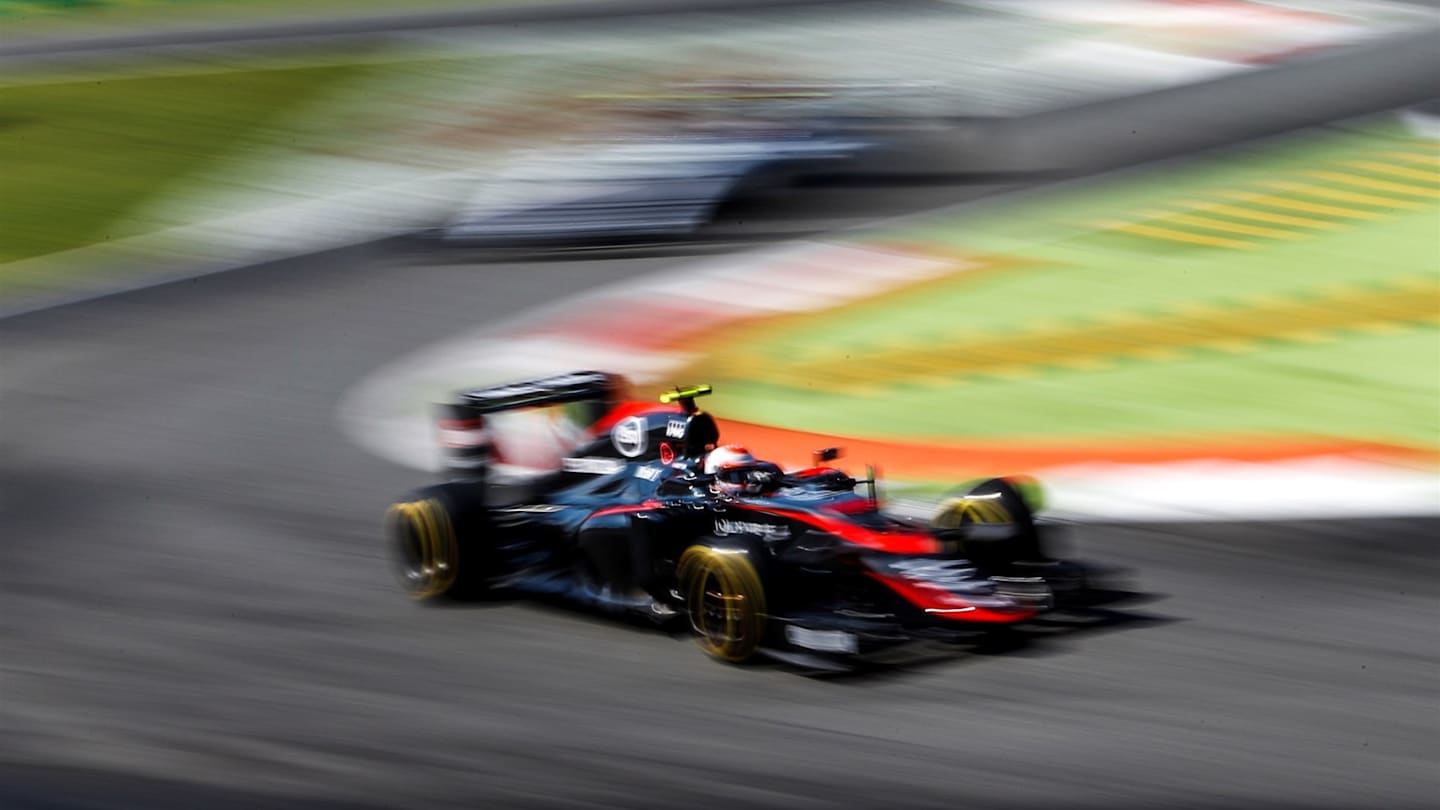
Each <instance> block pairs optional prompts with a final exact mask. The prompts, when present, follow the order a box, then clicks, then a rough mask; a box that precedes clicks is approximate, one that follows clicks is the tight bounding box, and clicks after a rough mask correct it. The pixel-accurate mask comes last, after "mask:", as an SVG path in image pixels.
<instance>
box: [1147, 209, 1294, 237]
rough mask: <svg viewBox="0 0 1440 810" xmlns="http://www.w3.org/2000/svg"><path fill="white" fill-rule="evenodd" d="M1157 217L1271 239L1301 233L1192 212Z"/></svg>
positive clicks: (1213, 229)
mask: <svg viewBox="0 0 1440 810" xmlns="http://www.w3.org/2000/svg"><path fill="white" fill-rule="evenodd" d="M1152 216H1154V217H1155V218H1157V219H1159V218H1162V217H1163V218H1164V219H1166V220H1168V221H1171V222H1178V223H1180V224H1182V225H1194V226H1195V227H1197V228H1207V229H1209V230H1212V231H1223V232H1226V233H1243V234H1245V235H1247V236H1264V237H1268V238H1270V239H1298V238H1300V234H1298V233H1295V232H1294V231H1283V230H1280V229H1279V228H1262V227H1260V226H1258V225H1243V224H1241V223H1239V222H1226V221H1225V220H1223V219H1214V218H1213V217H1197V216H1194V215H1192V214H1170V215H1165V214H1153V215H1152Z"/></svg>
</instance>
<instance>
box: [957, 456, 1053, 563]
mask: <svg viewBox="0 0 1440 810" xmlns="http://www.w3.org/2000/svg"><path fill="white" fill-rule="evenodd" d="M977 524H978V525H1005V524H1009V525H1013V527H1014V531H1013V532H1012V533H1010V534H1009V535H1005V536H985V535H979V536H977V535H976V534H972V533H970V532H969V530H968V529H967V527H968V526H971V525H977ZM930 526H931V528H932V529H934V530H935V531H937V532H942V533H954V534H956V535H957V536H959V537H960V538H961V540H960V542H961V546H962V548H963V553H964V554H965V556H967V557H968V558H970V560H971V561H972V562H974V563H975V564H977V565H979V566H980V567H982V568H988V569H997V568H1003V567H1005V566H1008V565H1010V564H1011V563H1013V562H1015V561H1017V560H1032V561H1033V560H1041V559H1044V555H1043V553H1042V552H1041V549H1040V535H1039V532H1038V531H1037V530H1036V528H1035V516H1034V514H1033V513H1032V512H1031V511H1030V507H1029V506H1028V505H1027V504H1026V502H1025V499H1024V498H1023V497H1022V496H1021V495H1020V492H1019V490H1017V489H1016V488H1015V486H1014V485H1012V484H1011V483H1010V482H1009V481H1006V480H1005V479H1003V478H991V479H989V480H986V481H981V482H980V483H978V484H975V485H973V486H970V487H968V488H966V489H965V490H964V491H963V493H961V494H959V495H956V496H953V497H950V498H947V499H945V500H944V501H943V502H941V504H940V507H939V509H938V510H936V512H935V516H934V517H933V518H931V521H930Z"/></svg>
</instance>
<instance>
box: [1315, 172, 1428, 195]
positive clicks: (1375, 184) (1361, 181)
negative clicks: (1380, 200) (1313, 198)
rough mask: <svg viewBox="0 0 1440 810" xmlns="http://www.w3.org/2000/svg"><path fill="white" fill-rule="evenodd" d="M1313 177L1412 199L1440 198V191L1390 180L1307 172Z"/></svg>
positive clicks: (1336, 173) (1343, 173) (1339, 173)
mask: <svg viewBox="0 0 1440 810" xmlns="http://www.w3.org/2000/svg"><path fill="white" fill-rule="evenodd" d="M1307 174H1309V175H1310V176H1311V177H1318V178H1320V179H1321V180H1329V181H1330V182H1332V183H1344V184H1345V185H1347V186H1359V187H1360V188H1373V189H1376V190H1378V191H1390V192H1393V193H1395V194H1408V195H1410V196H1412V197H1437V196H1440V189H1436V188H1421V187H1419V186H1411V185H1406V184H1405V183H1393V182H1391V181H1389V180H1375V179H1372V178H1369V177H1361V176H1360V175H1358V174H1346V173H1345V172H1307Z"/></svg>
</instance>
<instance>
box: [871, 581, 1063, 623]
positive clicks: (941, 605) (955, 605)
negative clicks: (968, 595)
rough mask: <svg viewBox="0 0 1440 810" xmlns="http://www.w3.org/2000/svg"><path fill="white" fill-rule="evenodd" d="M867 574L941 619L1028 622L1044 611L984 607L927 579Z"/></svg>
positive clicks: (1022, 608) (1024, 608) (1023, 608)
mask: <svg viewBox="0 0 1440 810" xmlns="http://www.w3.org/2000/svg"><path fill="white" fill-rule="evenodd" d="M865 574H866V575H867V576H869V577H870V578H871V579H874V580H877V581H879V582H883V583H884V584H885V585H886V587H888V588H890V590H892V591H894V592H896V593H898V594H900V595H901V596H902V597H904V598H905V601H907V602H909V603H910V604H912V605H914V606H915V607H918V608H920V609H921V610H924V611H925V612H927V613H929V614H930V615H931V616H934V617H936V618H939V619H950V620H951V621H957V622H985V623H988V624H1013V623H1015V622H1021V621H1025V620H1026V619H1029V618H1032V617H1034V616H1036V615H1038V614H1039V613H1040V611H1038V610H1035V609H1034V608H1026V607H1018V606H1017V607H1014V608H1011V609H1009V610H997V609H995V608H984V607H980V606H979V605H972V604H970V603H969V602H968V601H966V600H965V599H963V598H962V597H960V596H957V595H956V594H953V593H951V592H950V591H947V590H945V589H944V588H941V587H940V586H938V585H931V584H929V583H927V582H916V581H914V580H909V579H903V578H901V577H892V576H887V575H885V574H880V573H877V572H875V571H866V572H865Z"/></svg>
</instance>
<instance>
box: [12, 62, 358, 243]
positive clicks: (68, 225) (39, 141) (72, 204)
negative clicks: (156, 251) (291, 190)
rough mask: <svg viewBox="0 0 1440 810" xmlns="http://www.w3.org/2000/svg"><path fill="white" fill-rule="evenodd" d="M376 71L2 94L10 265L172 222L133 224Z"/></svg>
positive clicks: (25, 88)
mask: <svg viewBox="0 0 1440 810" xmlns="http://www.w3.org/2000/svg"><path fill="white" fill-rule="evenodd" d="M365 69H366V68H364V67H362V66H355V65H336V66H324V67H306V68H294V69H275V70H271V69H253V70H236V71H225V72H213V73H191V74H188V75H178V76H155V77H138V78H112V79H99V80H91V81H83V82H70V83H64V84H41V83H32V84H25V85H15V86H9V87H0V110H3V113H0V115H3V119H0V177H3V178H4V186H5V193H4V194H0V223H4V226H3V230H0V262H8V261H14V260H17V259H23V258H26V257H30V256H37V255H40V254H44V253H50V252H53V251H60V250H65V249H68V248H74V247H80V246H83V245H87V244H93V243H96V242H103V241H105V240H109V239H117V238H121V237H125V236H130V235H133V234H134V233H136V232H141V231H144V230H147V229H153V228H157V227H164V226H165V225H166V224H173V223H155V222H148V223H147V222H143V221H138V222H137V221H134V220H132V219H130V218H129V217H128V216H127V215H129V214H131V213H132V212H134V211H136V210H137V209H139V208H141V207H142V206H144V205H145V204H146V203H147V202H149V201H151V200H155V199H158V198H159V197H161V196H163V195H165V194H166V193H167V191H169V190H170V189H172V188H173V187H174V186H175V184H177V183H179V182H181V181H183V180H184V178H185V177H186V176H187V175H189V174H191V173H193V172H195V171H197V170H199V169H201V168H203V167H204V166H206V165H207V164H209V163H211V162H212V161H215V160H217V159H219V158H220V157H221V156H223V155H226V154H228V153H231V152H233V151H234V150H237V149H240V148H244V147H252V146H262V145H264V144H266V143H267V142H274V141H276V140H283V139H287V138H290V137H292V133H289V132H287V130H286V129H285V128H284V127H283V126H282V123H283V121H284V120H285V118H286V116H287V115H288V114H290V113H292V112H293V111H296V110H298V109H301V108H303V107H304V106H305V105H306V104H307V103H309V102H311V101H312V100H314V99H316V98H318V97H320V96H322V95H323V94H325V93H326V92H328V91H330V90H332V89H333V88H335V87H337V86H339V85H342V84H343V83H345V82H348V81H351V80H354V79H356V78H357V77H358V76H360V75H361V74H362V73H363V71H364V70H365Z"/></svg>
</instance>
